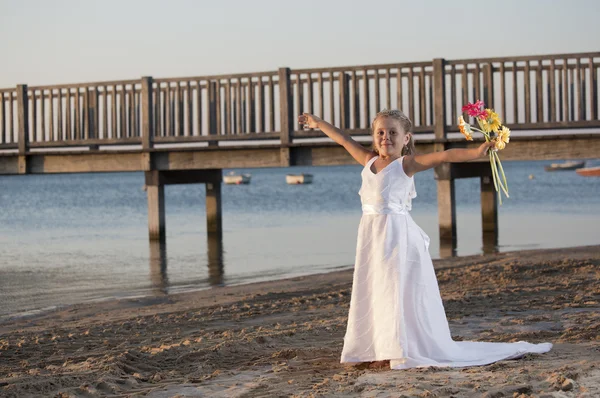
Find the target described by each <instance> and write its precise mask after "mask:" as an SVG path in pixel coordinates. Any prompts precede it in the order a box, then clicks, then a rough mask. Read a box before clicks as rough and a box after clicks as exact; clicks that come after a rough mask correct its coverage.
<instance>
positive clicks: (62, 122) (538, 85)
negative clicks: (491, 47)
mask: <svg viewBox="0 0 600 398" xmlns="http://www.w3.org/2000/svg"><path fill="white" fill-rule="evenodd" d="M599 72H600V52H596V53H579V54H561V55H547V56H528V57H509V58H483V59H467V60H450V61H449V60H444V59H435V60H433V61H432V62H413V63H399V64H385V65H366V66H351V67H336V68H315V69H289V68H280V69H279V70H278V71H274V72H263V73H247V74H246V73H245V74H235V75H219V76H203V77H189V78H168V79H162V78H161V79H153V78H150V77H144V78H142V79H141V80H123V81H109V82H98V83H83V84H65V85H54V86H37V87H28V86H27V85H19V86H17V87H16V88H9V89H0V149H18V151H19V153H20V154H25V153H27V152H29V150H30V149H32V148H52V147H81V146H84V147H90V148H92V149H97V148H98V146H100V145H130V144H132V145H133V144H135V145H140V144H141V145H143V146H144V147H148V146H152V145H153V144H154V143H185V142H208V144H209V145H211V146H217V145H219V141H224V140H265V139H277V140H281V143H282V145H286V144H289V143H291V142H292V141H293V139H294V138H306V137H316V136H322V133H320V132H318V131H303V130H301V129H300V126H298V125H297V124H296V122H295V120H296V116H297V115H298V114H300V113H301V112H303V111H306V112H312V113H315V114H317V115H320V116H322V117H323V118H324V119H325V120H328V121H330V122H332V123H334V124H335V125H337V126H340V127H342V128H343V129H344V130H346V131H348V132H349V133H350V134H353V135H367V134H369V127H370V123H371V120H372V118H373V116H374V115H375V114H376V112H378V111H379V110H381V109H382V108H399V109H402V110H404V111H405V112H406V113H407V115H408V116H409V117H410V118H411V119H412V120H413V123H414V126H415V127H414V133H416V134H420V133H435V134H436V138H438V139H440V138H441V139H443V138H445V135H446V133H447V132H448V131H456V130H457V126H456V117H457V115H459V113H460V108H461V106H462V105H463V104H465V103H467V102H473V101H474V100H476V99H483V100H484V101H485V102H486V104H488V106H491V107H494V108H495V109H496V111H497V112H498V113H499V114H501V115H502V117H503V119H504V121H505V124H506V125H508V126H510V127H511V128H512V129H513V130H518V129H561V128H591V127H600V120H599V118H598V115H599V114H600V110H599V104H598V75H599Z"/></svg>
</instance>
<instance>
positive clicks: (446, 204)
mask: <svg viewBox="0 0 600 398" xmlns="http://www.w3.org/2000/svg"><path fill="white" fill-rule="evenodd" d="M435 174H436V179H437V193H438V195H437V197H438V222H439V228H440V255H441V256H442V257H448V256H452V255H454V253H455V251H456V241H457V239H456V200H455V188H454V178H452V173H451V165H450V164H449V163H446V164H442V165H440V166H439V167H436V169H435ZM442 249H444V250H442Z"/></svg>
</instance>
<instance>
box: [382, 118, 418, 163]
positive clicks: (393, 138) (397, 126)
mask: <svg viewBox="0 0 600 398" xmlns="http://www.w3.org/2000/svg"><path fill="white" fill-rule="evenodd" d="M409 140H410V133H407V132H406V131H404V129H403V128H402V124H401V123H400V121H399V120H396V119H393V118H391V117H380V118H378V119H377V120H376V121H375V128H374V131H373V144H374V147H375V149H376V150H377V151H378V152H379V155H380V156H386V157H387V156H394V157H400V156H401V155H402V148H404V146H405V145H406V144H408V141H409Z"/></svg>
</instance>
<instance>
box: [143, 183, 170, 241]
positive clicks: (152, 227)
mask: <svg viewBox="0 0 600 398" xmlns="http://www.w3.org/2000/svg"><path fill="white" fill-rule="evenodd" d="M146 193H147V195H148V235H149V238H150V240H158V241H164V240H165V237H166V229H165V228H166V226H165V187H164V185H148V184H146Z"/></svg>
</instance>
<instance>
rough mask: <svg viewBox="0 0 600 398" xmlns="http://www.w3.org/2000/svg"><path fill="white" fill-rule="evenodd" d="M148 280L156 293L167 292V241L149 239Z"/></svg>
mask: <svg viewBox="0 0 600 398" xmlns="http://www.w3.org/2000/svg"><path fill="white" fill-rule="evenodd" d="M150 281H151V283H152V287H153V288H154V289H156V291H157V292H158V293H167V290H166V289H167V287H168V279H167V243H166V242H165V241H164V240H162V241H156V240H151V241H150Z"/></svg>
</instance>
